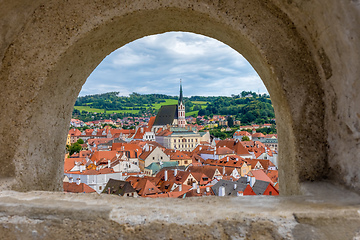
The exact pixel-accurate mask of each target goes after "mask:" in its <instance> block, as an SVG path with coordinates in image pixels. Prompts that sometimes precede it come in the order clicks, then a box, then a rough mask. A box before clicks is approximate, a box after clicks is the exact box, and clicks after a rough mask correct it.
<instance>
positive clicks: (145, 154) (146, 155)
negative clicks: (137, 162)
mask: <svg viewBox="0 0 360 240" xmlns="http://www.w3.org/2000/svg"><path fill="white" fill-rule="evenodd" d="M155 149H156V147H155V148H152V149H151V150H149V151H143V152H142V153H141V155H140V156H139V158H140V159H142V160H145V159H146V158H147V157H148V156H149V155H150V154H151V153H152V152H153V151H154V150H155Z"/></svg>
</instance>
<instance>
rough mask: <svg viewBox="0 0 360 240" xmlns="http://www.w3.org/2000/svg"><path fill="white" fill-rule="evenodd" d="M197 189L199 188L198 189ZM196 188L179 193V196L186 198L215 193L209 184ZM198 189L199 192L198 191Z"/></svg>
mask: <svg viewBox="0 0 360 240" xmlns="http://www.w3.org/2000/svg"><path fill="white" fill-rule="evenodd" d="M198 189H199V190H198ZM198 189H191V190H190V191H188V192H187V193H185V194H183V195H181V196H180V197H179V198H186V197H202V196H212V195H215V194H214V192H213V190H212V189H211V187H210V186H202V187H199V188H198ZM198 191H199V193H198Z"/></svg>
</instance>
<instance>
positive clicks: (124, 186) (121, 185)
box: [103, 178, 136, 196]
mask: <svg viewBox="0 0 360 240" xmlns="http://www.w3.org/2000/svg"><path fill="white" fill-rule="evenodd" d="M134 192H136V191H135V189H134V188H133V187H132V186H131V184H130V183H129V182H127V181H122V180H115V179H112V178H110V179H109V181H108V182H107V184H106V186H105V188H104V191H103V193H109V194H116V195H121V196H124V194H126V193H134Z"/></svg>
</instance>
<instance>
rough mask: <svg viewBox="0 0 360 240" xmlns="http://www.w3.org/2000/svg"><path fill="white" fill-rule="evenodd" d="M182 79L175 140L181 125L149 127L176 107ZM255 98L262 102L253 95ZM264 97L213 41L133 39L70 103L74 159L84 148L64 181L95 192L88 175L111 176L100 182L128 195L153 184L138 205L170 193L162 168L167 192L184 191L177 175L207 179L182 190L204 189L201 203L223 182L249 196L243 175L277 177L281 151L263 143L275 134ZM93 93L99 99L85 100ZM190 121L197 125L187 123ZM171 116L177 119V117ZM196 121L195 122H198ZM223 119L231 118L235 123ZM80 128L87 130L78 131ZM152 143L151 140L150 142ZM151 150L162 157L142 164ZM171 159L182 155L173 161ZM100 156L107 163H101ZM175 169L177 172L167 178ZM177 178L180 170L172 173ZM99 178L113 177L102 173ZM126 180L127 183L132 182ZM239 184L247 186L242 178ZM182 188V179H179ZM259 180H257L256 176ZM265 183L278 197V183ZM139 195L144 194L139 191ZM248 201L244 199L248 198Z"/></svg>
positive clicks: (248, 72) (252, 77)
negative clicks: (127, 187) (115, 183)
mask: <svg viewBox="0 0 360 240" xmlns="http://www.w3.org/2000/svg"><path fill="white" fill-rule="evenodd" d="M180 78H182V80H183V81H182V85H181V86H182V89H183V90H184V91H181V92H183V93H184V95H183V96H184V98H183V103H184V105H185V106H186V108H185V112H186V116H188V117H187V118H186V122H187V124H186V126H183V129H181V130H182V131H181V132H178V130H177V127H179V125H180V124H179V120H177V123H175V122H172V123H170V122H169V123H168V124H166V125H167V126H164V125H165V124H164V123H162V124H160V125H162V126H159V124H155V123H154V122H152V121H151V119H149V118H150V117H154V118H155V116H156V114H155V113H156V112H155V111H156V110H155V111H153V110H154V108H155V109H157V110H159V108H160V105H171V104H174V103H178V100H177V99H178V96H179V79H180ZM260 89H261V94H260V93H259V92H258V91H260ZM249 90H250V91H249ZM251 90H252V91H251ZM114 91H118V92H115V93H114ZM134 92H135V93H134ZM264 92H266V88H265V86H264V85H263V83H262V81H261V79H260V78H259V76H258V75H257V74H256V72H255V71H254V69H253V68H252V67H251V65H250V64H249V63H248V62H247V61H246V59H244V58H243V57H242V56H241V55H240V54H239V53H238V52H236V51H234V50H233V49H231V48H230V47H229V46H227V45H225V44H223V43H221V42H219V41H217V40H215V39H211V38H208V37H205V36H202V35H197V34H193V33H184V32H169V33H164V34H159V35H151V36H148V37H144V38H141V39H138V40H135V41H133V42H131V43H129V44H127V45H125V46H123V47H122V48H120V49H117V50H116V51H114V52H112V53H111V54H110V55H108V56H107V57H106V58H105V59H104V60H103V61H102V62H101V63H100V64H99V66H97V67H96V69H95V70H94V72H92V74H91V75H90V76H89V78H88V79H87V82H86V83H85V84H84V85H83V87H82V91H81V93H80V96H81V97H80V98H78V99H77V101H76V103H75V107H74V108H75V110H74V111H75V112H73V118H76V119H72V125H73V127H72V129H71V130H70V131H69V136H68V140H69V142H70V144H73V145H72V146H73V148H71V149H72V150H70V155H71V154H73V153H74V152H73V151H74V149H75V148H76V149H77V150H78V151H79V150H80V148H78V147H79V144H78V143H76V141H77V140H78V139H79V138H80V139H82V140H83V141H81V140H80V141H81V142H82V143H84V144H83V147H84V148H83V151H81V152H80V153H79V154H74V155H72V156H71V157H69V156H67V157H65V166H64V168H65V169H64V174H65V175H66V176H67V177H68V178H69V179H77V178H81V179H82V180H81V184H82V185H84V184H86V185H88V186H90V187H91V188H93V189H94V190H96V191H97V192H98V193H100V192H101V191H100V190H99V189H100V187H101V188H102V189H104V188H105V185H106V184H107V182H106V180H105V181H104V180H103V179H102V178H101V180H100V181H96V182H95V181H94V180H91V179H93V175H94V174H100V173H101V174H108V175H106V176H105V179H109V178H116V179H117V180H121V181H129V182H131V184H132V185H133V186H134V185H135V184H137V183H138V181H139V180H140V181H142V180H143V179H144V176H147V177H154V179H152V178H148V180H149V181H150V182H152V183H153V184H154V188H157V187H158V188H159V190H161V191H159V192H158V193H154V192H151V193H144V192H141V193H140V196H142V197H146V196H147V195H149V197H154V196H155V197H156V196H157V195H159V196H166V193H168V192H172V191H175V189H176V187H171V189H167V188H165V189H164V188H162V187H161V186H162V184H163V181H165V180H158V179H160V178H161V175H162V174H163V173H162V170H161V168H162V167H164V166H167V171H168V175H171V177H169V179H168V180H166V181H169V183H167V184H171V186H173V184H174V186H176V185H178V184H181V183H182V182H181V178H179V177H176V174H177V170H179V172H180V173H181V174H186V173H190V172H195V171H196V170H197V171H198V172H199V173H203V174H206V175H208V176H207V179H206V180H198V181H196V182H195V183H196V185H195V187H194V186H192V183H190V184H189V183H187V184H186V181H184V182H183V183H184V184H186V185H187V186H188V185H190V187H191V186H192V187H193V188H199V192H200V187H201V189H203V186H205V185H206V186H208V188H207V191H206V193H205V192H203V193H202V194H207V195H213V194H215V195H218V193H217V192H216V193H214V192H212V191H210V189H211V188H210V187H212V186H213V185H214V184H215V183H216V182H217V181H219V180H220V178H223V179H222V181H221V183H219V184H217V185H220V184H222V183H223V182H224V183H225V182H226V183H227V184H229V185H230V184H231V185H233V186H234V189H237V190H239V191H243V190H244V189H243V188H244V186H246V183H244V182H241V181H245V182H248V184H250V183H251V187H254V181H252V182H250V177H249V178H247V176H248V175H252V174H253V173H254V174H255V173H259V174H262V176H263V178H261V180H264V179H265V178H267V176H274V174H275V175H276V176H277V155H278V154H277V148H276V147H273V145H274V144H275V143H276V145H277V139H273V140H272V143H273V144H272V145H271V146H269V145H268V142H269V141H266V140H270V138H271V137H273V136H274V134H271V135H267V134H268V133H276V129H275V128H274V129H273V131H274V132H270V131H272V130H271V124H270V123H271V122H274V120H273V119H274V117H275V116H274V112H273V109H272V107H271V101H270V99H269V96H268V94H263V93H264ZM91 93H92V94H96V95H92V96H85V95H90V94H91ZM140 94H149V95H140ZM155 94H161V95H162V96H157V95H155ZM165 94H166V95H165ZM253 94H254V95H253ZM126 95H130V96H126ZM248 95H250V97H249V96H248ZM150 96H151V97H150ZM164 99H165V100H166V101H165V100H164ZM210 103H211V104H210ZM194 104H201V105H202V106H203V107H201V110H200V111H199V110H197V111H196V109H199V108H195V107H194V108H193V105H194ZM240 104H241V105H240ZM199 106H200V105H197V106H196V107H199ZM248 108H249V111H250V110H251V112H252V113H254V115H255V116H256V117H253V119H250V118H249V117H247V116H249V115H251V116H253V115H252V113H251V112H247V110H245V109H248ZM255 109H256V110H257V111H256V110H255ZM193 110H194V111H193ZM244 111H246V112H244ZM159 112H160V110H159ZM258 112H260V114H259V113H258ZM245 113H247V114H245ZM158 114H159V113H158ZM190 114H191V115H195V116H194V117H192V118H190V116H191V115H190ZM177 115H178V116H180V114H179V113H178V114H177ZM129 116H130V117H129ZM208 117H209V118H208ZM77 119H79V120H80V121H82V122H80V121H78V120H77ZM129 119H130V120H129ZM174 119H176V117H174ZM184 119H185V117H184ZM195 119H196V120H197V121H195V122H194V120H195ZM205 119H207V120H205ZM209 119H210V120H209ZM229 119H233V121H231V124H230V122H228V121H229ZM184 121H185V120H184ZM150 122H152V123H150ZM83 124H85V125H87V126H86V127H84V128H82V126H83ZM150 124H151V126H150V127H149V125H150ZM105 125H106V127H105ZM155 125H157V126H155ZM249 125H250V126H249ZM170 126H171V127H170ZM75 127H78V129H75ZM85 128H86V130H85ZM124 128H125V129H124ZM129 128H130V129H131V130H130V129H129ZM171 128H172V129H173V130H171ZM158 129H162V130H160V131H163V130H165V129H166V130H165V131H164V132H163V133H169V131H174V133H173V134H172V135H166V136H165V137H164V135H163V133H160V132H159V130H158ZM79 130H80V131H79ZM199 130H200V132H199ZM269 130H270V131H269ZM104 131H105V132H104ZM185 131H186V134H184V133H185ZM247 131H248V132H247ZM244 132H246V133H247V134H248V135H247V136H250V137H248V138H247V142H246V141H243V139H242V138H241V134H244ZM261 132H262V133H261ZM206 133H207V134H206ZM235 133H236V134H235ZM263 133H264V134H265V135H267V136H265V135H264V134H263ZM181 134H183V135H181ZM201 134H205V135H204V137H201V138H200V135H201ZM70 135H71V137H70ZM150 136H152V137H151V139H150V138H147V137H150ZM201 136H202V135H201ZM225 139H227V140H225ZM194 140H195V141H194ZM198 140H199V141H198ZM220 140H222V141H220ZM251 140H252V141H251ZM154 141H156V142H157V144H158V146H161V150H160V151H158V152H157V153H158V154H160V152H161V154H162V155H161V158H160V157H147V156H150V154H152V152H151V149H154V148H155V145H153V142H154ZM255 141H256V142H255ZM274 141H275V142H274ZM115 142H116V143H115ZM94 143H96V144H94ZM120 144H124V145H123V147H122V148H121V147H118V146H119V145H120ZM146 144H151V147H149V148H148V147H146ZM130 145H131V146H133V147H135V146H137V148H136V151H135V150H134V152H133V153H132V152H131V151H132V149H130V148H128V147H127V146H130ZM225 145H227V146H226V147H225ZM68 146H69V145H68ZM124 148H126V149H124ZM221 149H222V150H221ZM225 149H226V150H225ZM117 151H118V152H117ZM123 151H128V152H126V154H127V156H128V157H124V156H123ZM206 151H214V152H213V153H214V154H213V155H211V156H210V155H209V154H208V153H207V152H206ZM224 151H227V152H224ZM176 152H177V154H180V155H181V156H180V155H178V156H176ZM221 152H222V153H221ZM100 153H103V154H104V155H103V156H104V157H105V159H103V158H102V157H100V155H101V154H100ZM146 153H149V155H148V154H146ZM164 154H165V156H164V158H163V155H164ZM85 156H88V157H87V158H86V157H85ZM115 156H116V157H115ZM122 156H123V157H122ZM130 156H132V157H130ZM225 156H228V157H227V158H226V157H225ZM144 157H146V160H145V159H144ZM179 157H181V159H179ZM150 158H151V159H150ZM119 159H121V160H122V161H121V162H120V160H119ZM196 159H197V160H198V161H196ZM200 159H201V161H200ZM256 159H257V160H261V163H262V164H263V165H261V164H256V163H258V161H257V160H256ZM212 160H213V161H212ZM125 162H129V163H131V167H124V164H125ZM139 162H141V164H139ZM175 162H177V163H178V164H177V165H176V166H174V165H171V164H172V163H175ZM76 163H77V164H78V165H76ZM157 163H159V169H158V168H157V167H154V168H153V167H151V166H157ZM168 164H170V165H171V166H170V165H168ZM242 164H243V165H242ZM94 165H96V167H95V166H94ZM250 165H251V166H252V167H250ZM139 166H140V168H139ZM171 167H172V168H173V169H169V168H171ZM178 168H179V169H178ZM234 168H235V169H234ZM250 168H251V170H252V171H250ZM79 169H81V170H80V172H79ZM95 169H96V171H95V172H94V171H93V170H95ZM174 169H177V170H176V173H175V172H173V170H174ZM206 169H208V170H209V169H210V170H212V171H213V170H214V169H218V170H217V171H218V174H219V175H220V176H217V177H216V179H215V176H214V175H211V173H209V172H206ZM90 170H91V171H90ZM104 170H113V171H114V172H107V173H105V172H104ZM253 171H254V172H253ZM87 175H90V176H88V177H86V176H87ZM130 175H131V176H132V177H131V178H129V179H128V177H129V176H130ZM173 175H174V176H173ZM196 176H197V175H196ZM254 176H255V175H254ZM241 177H242V178H243V179H239V178H241ZM90 178H91V179H90ZM135 178H136V179H137V181H135V180H134V179H135ZM182 179H183V180H185V179H184V176H183V177H182ZM257 179H258V180H260V176H258V177H257ZM267 179H268V181H269V182H271V184H272V185H273V186H276V188H277V189H278V181H277V180H274V179H269V178H267ZM275 179H277V177H275ZM237 181H239V182H238V184H237ZM143 182H144V181H142V183H143ZM175 184H176V185H175ZM70 185H74V186H76V185H75V182H71V181H70V183H64V190H65V189H69V188H68V186H70ZM100 185H101V186H100ZM273 186H272V187H273ZM258 187H259V184H255V188H254V191H256V189H257V188H258ZM215 188H216V186H215ZM105 189H106V188H105ZM136 189H141V187H139V186H136ZM195 190H196V189H195ZM139 191H140V190H139ZM231 191H232V192H234V191H233V190H231ZM275 191H276V190H275ZM249 193H250V191H247V192H245V195H248V194H249ZM251 193H253V192H251ZM164 194H165V195H164ZM182 194H185V193H184V192H183V193H182ZM186 194H187V195H189V194H188V193H186ZM197 194H199V193H197ZM259 194H260V193H259ZM190 195H191V194H190ZM226 195H227V194H226ZM233 195H234V196H236V194H234V193H233ZM200 196H201V195H200ZM171 197H175V195H174V196H171ZM176 197H178V195H176Z"/></svg>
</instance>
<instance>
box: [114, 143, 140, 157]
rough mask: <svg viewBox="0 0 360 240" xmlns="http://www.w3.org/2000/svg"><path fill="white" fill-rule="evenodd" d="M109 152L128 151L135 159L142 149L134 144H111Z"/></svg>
mask: <svg viewBox="0 0 360 240" xmlns="http://www.w3.org/2000/svg"><path fill="white" fill-rule="evenodd" d="M111 150H113V151H129V152H131V156H133V155H135V152H136V155H137V157H138V156H139V155H140V154H141V153H142V152H143V149H142V148H141V147H140V146H139V145H137V144H134V143H113V144H112V146H111Z"/></svg>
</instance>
